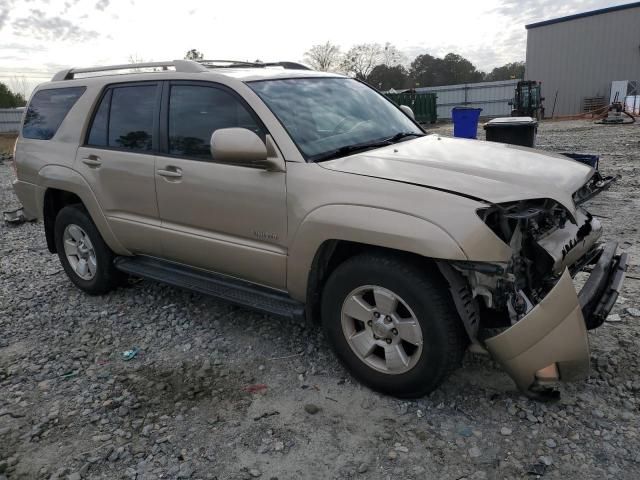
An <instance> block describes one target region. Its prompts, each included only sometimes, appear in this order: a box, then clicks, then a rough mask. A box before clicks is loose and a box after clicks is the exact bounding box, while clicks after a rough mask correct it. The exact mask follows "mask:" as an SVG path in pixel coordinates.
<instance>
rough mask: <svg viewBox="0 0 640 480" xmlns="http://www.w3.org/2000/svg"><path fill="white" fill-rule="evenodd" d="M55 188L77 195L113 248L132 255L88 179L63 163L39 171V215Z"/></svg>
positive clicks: (37, 194) (107, 242)
mask: <svg viewBox="0 0 640 480" xmlns="http://www.w3.org/2000/svg"><path fill="white" fill-rule="evenodd" d="M49 188H55V189H58V190H64V191H66V192H70V193H73V194H75V195H77V196H78V197H79V198H80V200H82V203H83V204H84V206H85V208H86V209H87V211H88V212H89V215H90V216H91V219H92V220H93V223H95V225H96V227H97V228H98V231H99V232H100V235H102V238H103V239H104V241H105V243H106V244H107V245H108V246H109V248H110V249H111V250H113V251H114V252H115V253H117V254H120V255H130V254H131V253H130V252H129V251H128V250H127V249H125V248H124V247H123V246H122V244H121V243H120V242H119V241H118V239H117V238H116V236H115V235H114V234H113V231H112V230H111V227H109V223H108V222H107V219H106V217H105V216H104V214H103V213H102V209H101V208H100V204H99V203H98V199H97V198H96V197H95V195H94V194H93V191H92V190H91V187H90V186H89V184H88V183H87V182H86V180H85V179H84V178H83V177H82V175H80V174H79V173H78V172H76V171H75V170H73V169H71V168H69V167H65V166H62V165H47V166H46V167H43V168H42V169H40V171H39V172H38V187H37V193H36V202H37V205H36V208H37V210H38V212H39V216H40V215H42V212H43V211H44V199H45V193H46V191H47V189H49Z"/></svg>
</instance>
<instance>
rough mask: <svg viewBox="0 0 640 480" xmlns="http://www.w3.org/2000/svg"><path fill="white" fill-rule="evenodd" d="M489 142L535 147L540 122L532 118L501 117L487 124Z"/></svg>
mask: <svg viewBox="0 0 640 480" xmlns="http://www.w3.org/2000/svg"><path fill="white" fill-rule="evenodd" d="M484 130H485V134H486V138H487V141H489V142H499V143H509V144H511V145H521V146H523V147H532V148H533V147H535V145H536V133H538V122H537V121H535V120H534V119H533V118H531V117H501V118H494V119H493V120H491V121H489V122H487V123H485V125H484Z"/></svg>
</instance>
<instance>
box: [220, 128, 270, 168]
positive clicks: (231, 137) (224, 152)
mask: <svg viewBox="0 0 640 480" xmlns="http://www.w3.org/2000/svg"><path fill="white" fill-rule="evenodd" d="M211 156H212V157H213V160H214V161H216V162H220V163H232V164H235V165H244V166H247V167H254V168H266V169H269V167H270V165H271V162H270V161H269V159H268V154H267V146H266V145H265V144H264V142H263V141H262V140H261V139H260V137H258V135H256V134H255V133H254V132H252V131H251V130H247V129H246V128H221V129H219V130H216V131H215V132H213V134H212V135H211Z"/></svg>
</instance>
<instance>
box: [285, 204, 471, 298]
mask: <svg viewBox="0 0 640 480" xmlns="http://www.w3.org/2000/svg"><path fill="white" fill-rule="evenodd" d="M327 240H346V241H351V242H357V243H363V244H367V245H372V246H378V247H388V248H393V249H396V250H402V251H406V252H413V253H417V254H418V255H422V256H425V257H431V258H442V259H451V260H467V257H466V255H465V253H464V252H463V251H462V249H461V248H460V246H459V245H458V243H457V242H456V241H455V240H454V239H453V238H452V237H451V235H449V234H448V233H447V232H446V231H444V230H443V229H442V228H440V227H439V226H437V225H435V224H433V223H430V222H428V221H426V220H423V219H421V218H418V217H414V216H412V215H407V214H405V213H400V212H396V211H392V210H385V209H381V208H373V207H365V206H361V205H326V206H323V207H320V208H318V209H316V210H313V211H312V212H310V213H309V214H308V215H307V216H306V217H305V218H304V219H303V220H302V222H301V223H300V226H299V228H298V229H297V231H296V233H295V236H294V237H293V239H292V242H291V247H290V250H289V259H288V265H287V289H288V291H289V293H290V295H291V296H292V297H293V298H295V299H296V300H300V301H305V299H306V295H307V281H308V278H309V272H310V270H311V265H312V262H313V258H314V256H315V253H316V252H317V251H318V248H319V247H320V246H321V245H322V243H323V242H325V241H327Z"/></svg>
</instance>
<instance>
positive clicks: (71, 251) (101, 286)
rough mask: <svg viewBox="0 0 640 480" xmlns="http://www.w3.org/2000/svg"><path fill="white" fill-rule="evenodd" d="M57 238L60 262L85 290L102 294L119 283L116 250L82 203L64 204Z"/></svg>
mask: <svg viewBox="0 0 640 480" xmlns="http://www.w3.org/2000/svg"><path fill="white" fill-rule="evenodd" d="M54 239H55V243H56V250H57V251H58V257H59V258H60V263H61V264H62V267H63V268H64V270H65V272H66V273H67V276H68V277H69V279H70V280H71V281H72V282H73V283H74V284H75V285H76V286H77V287H79V288H80V289H81V290H83V291H85V292H87V293H89V294H91V295H99V294H102V293H106V292H108V291H110V290H112V289H113V288H115V287H116V286H117V285H118V282H119V279H120V277H121V275H120V273H119V272H118V271H117V270H116V269H115V267H114V266H113V258H114V255H113V252H112V251H111V250H110V249H109V247H108V246H107V245H106V243H104V240H103V239H102V236H101V235H100V232H98V229H97V228H96V226H95V225H94V224H93V221H92V220H91V218H90V217H89V214H88V213H87V211H86V210H85V209H84V207H83V206H82V205H70V206H67V207H64V208H63V209H62V210H60V212H58V215H57V217H56V222H55V229H54Z"/></svg>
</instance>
